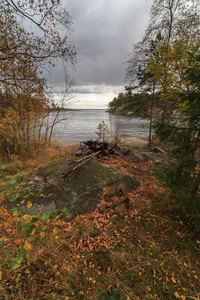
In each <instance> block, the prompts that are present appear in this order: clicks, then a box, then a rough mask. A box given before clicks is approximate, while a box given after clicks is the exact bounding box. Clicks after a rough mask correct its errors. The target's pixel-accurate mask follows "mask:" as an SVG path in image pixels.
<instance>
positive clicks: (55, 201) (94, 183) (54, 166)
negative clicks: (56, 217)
mask: <svg viewBox="0 0 200 300" xmlns="http://www.w3.org/2000/svg"><path fill="white" fill-rule="evenodd" d="M75 159H76V158H64V159H60V160H58V161H53V162H51V163H49V164H47V165H45V166H43V167H41V168H39V169H38V171H37V172H36V173H35V180H34V181H32V182H29V183H28V184H27V185H26V186H25V187H23V189H22V190H21V191H20V193H19V195H18V202H19V203H20V201H21V200H22V199H24V196H25V195H26V197H27V195H28V197H27V198H26V201H25V203H23V204H20V208H22V209H26V210H27V212H28V213H29V214H37V213H38V212H39V211H41V212H52V211H54V210H56V209H60V208H63V207H65V208H66V209H67V212H66V214H65V216H64V218H65V219H66V220H72V219H73V218H74V217H75V216H77V215H78V214H86V213H90V212H92V211H93V210H95V208H96V206H97V204H98V203H99V202H100V200H101V193H102V191H103V188H105V187H108V186H119V185H122V186H124V187H125V189H127V190H130V189H135V188H136V186H137V185H138V182H137V180H136V179H135V178H134V177H132V176H128V175H125V174H123V173H121V172H120V171H118V170H117V167H116V166H115V165H102V164H100V163H99V162H98V161H97V160H96V159H94V158H92V159H91V160H89V161H88V162H86V163H85V164H83V165H82V166H80V167H78V168H77V169H76V170H75V171H73V172H71V173H70V174H69V176H67V177H66V178H63V176H62V175H63V173H67V172H69V171H70V170H71V169H73V168H74V167H75V166H77V165H78V164H80V162H75V163H72V161H74V160H75ZM28 201H31V202H32V204H33V206H32V208H30V209H28V208H27V202H28Z"/></svg>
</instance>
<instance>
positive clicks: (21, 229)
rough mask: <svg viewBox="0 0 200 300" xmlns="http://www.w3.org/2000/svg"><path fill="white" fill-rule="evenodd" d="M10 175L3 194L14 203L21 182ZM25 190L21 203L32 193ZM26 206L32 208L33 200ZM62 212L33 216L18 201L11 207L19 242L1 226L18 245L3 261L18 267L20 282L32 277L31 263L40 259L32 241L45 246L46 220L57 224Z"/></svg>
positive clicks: (2, 241) (63, 210)
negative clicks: (33, 249)
mask: <svg viewBox="0 0 200 300" xmlns="http://www.w3.org/2000/svg"><path fill="white" fill-rule="evenodd" d="M1 167H2V165H1ZM3 168H4V165H3ZM24 173H25V172H24ZM8 177H9V178H10V177H11V180H9V181H8V182H7V183H6V186H5V187H6V189H5V190H4V191H2V192H1V196H2V195H6V199H7V202H9V203H14V202H16V201H17V200H18V197H17V194H18V193H17V192H19V189H20V183H19V182H18V178H17V177H16V176H8ZM22 185H23V184H22ZM25 192H26V193H25V195H24V197H23V198H24V200H23V201H22V202H21V203H23V202H24V201H25V199H26V198H28V196H29V195H30V194H31V192H30V189H28V188H27V189H26V190H25ZM26 206H27V208H31V207H32V202H31V201H28V202H27V205H26ZM61 211H62V213H65V212H66V209H65V208H63V209H61ZM7 212H8V213H9V209H8V210H7ZM62 213H61V214H62ZM61 214H59V215H58V214H57V212H56V211H54V212H52V213H49V212H46V213H43V214H40V213H38V214H37V215H33V216H31V215H28V214H27V212H26V211H25V210H22V209H19V204H17V203H16V205H15V206H14V207H13V208H12V209H11V214H10V216H11V218H12V220H13V224H15V227H16V229H17V233H18V237H19V242H18V243H16V242H14V241H13V240H12V237H11V236H10V235H9V232H7V229H6V227H5V226H4V224H3V225H2V226H1V227H0V229H1V230H3V232H4V233H5V238H7V237H9V239H10V240H11V242H12V243H13V244H15V245H16V248H15V251H12V254H13V253H14V255H11V250H10V249H9V250H8V251H7V253H6V256H5V259H4V261H3V266H4V265H6V264H8V263H10V268H11V270H15V269H18V276H17V278H16V282H19V281H20V280H21V278H27V279H29V278H30V277H31V273H32V269H31V265H32V264H33V263H34V261H37V259H38V256H37V255H35V256H33V255H31V252H30V250H31V249H32V242H33V241H35V243H37V242H38V244H39V245H40V246H43V245H44V244H45V242H46V240H47V239H48V235H47V234H46V228H47V227H46V226H45V225H46V222H47V221H48V220H52V223H53V224H54V225H55V226H56V218H59V217H60V216H61ZM55 226H54V229H53V233H54V235H55V236H56V235H57V233H58V232H57V230H56V227H55ZM36 240H37V242H36ZM4 245H5V241H4V239H1V241H0V247H3V246H4ZM13 256H14V257H13Z"/></svg>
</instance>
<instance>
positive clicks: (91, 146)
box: [76, 140, 120, 156]
mask: <svg viewBox="0 0 200 300" xmlns="http://www.w3.org/2000/svg"><path fill="white" fill-rule="evenodd" d="M97 152H98V153H99V154H101V155H103V156H106V155H109V154H116V155H119V154H120V152H119V147H118V146H117V144H116V143H108V142H99V141H93V140H90V141H86V142H81V143H80V147H79V149H78V151H77V152H76V156H87V155H91V154H93V153H97Z"/></svg>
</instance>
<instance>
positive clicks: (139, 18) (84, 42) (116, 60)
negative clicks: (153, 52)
mask: <svg viewBox="0 0 200 300" xmlns="http://www.w3.org/2000/svg"><path fill="white" fill-rule="evenodd" d="M152 2H153V0H63V3H64V4H63V6H65V7H66V8H67V10H68V12H69V14H70V15H71V17H72V21H73V32H72V33H71V35H70V40H71V41H72V42H73V43H74V45H75V47H76V51H77V64H76V66H75V69H76V71H75V72H72V71H70V73H71V76H72V77H73V78H74V79H75V86H74V87H73V90H74V91H76V96H75V98H74V99H73V100H72V101H71V107H72V108H107V105H108V102H110V101H111V100H112V99H113V98H114V97H115V96H117V95H118V93H120V92H122V91H124V86H125V84H124V83H123V80H124V77H125V69H126V65H125V64H124V62H125V61H127V60H128V54H129V53H130V52H131V48H132V44H134V43H136V42H137V41H139V40H140V39H141V37H142V35H143V33H144V30H145V27H146V25H147V23H148V20H149V12H150V8H151V5H152ZM62 81H63V72H62V66H59V65H57V66H56V67H55V68H54V70H53V72H52V75H51V82H52V84H55V86H56V87H57V88H56V90H60V91H61V86H62Z"/></svg>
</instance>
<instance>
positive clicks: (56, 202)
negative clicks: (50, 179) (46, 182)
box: [51, 194, 61, 210]
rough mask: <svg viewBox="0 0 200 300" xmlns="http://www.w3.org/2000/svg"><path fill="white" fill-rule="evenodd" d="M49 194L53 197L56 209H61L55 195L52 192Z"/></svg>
mask: <svg viewBox="0 0 200 300" xmlns="http://www.w3.org/2000/svg"><path fill="white" fill-rule="evenodd" d="M51 195H52V197H53V199H54V202H55V204H56V205H57V207H58V209H60V210H61V208H60V205H59V203H58V201H57V200H56V198H55V196H54V195H53V194H51Z"/></svg>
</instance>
